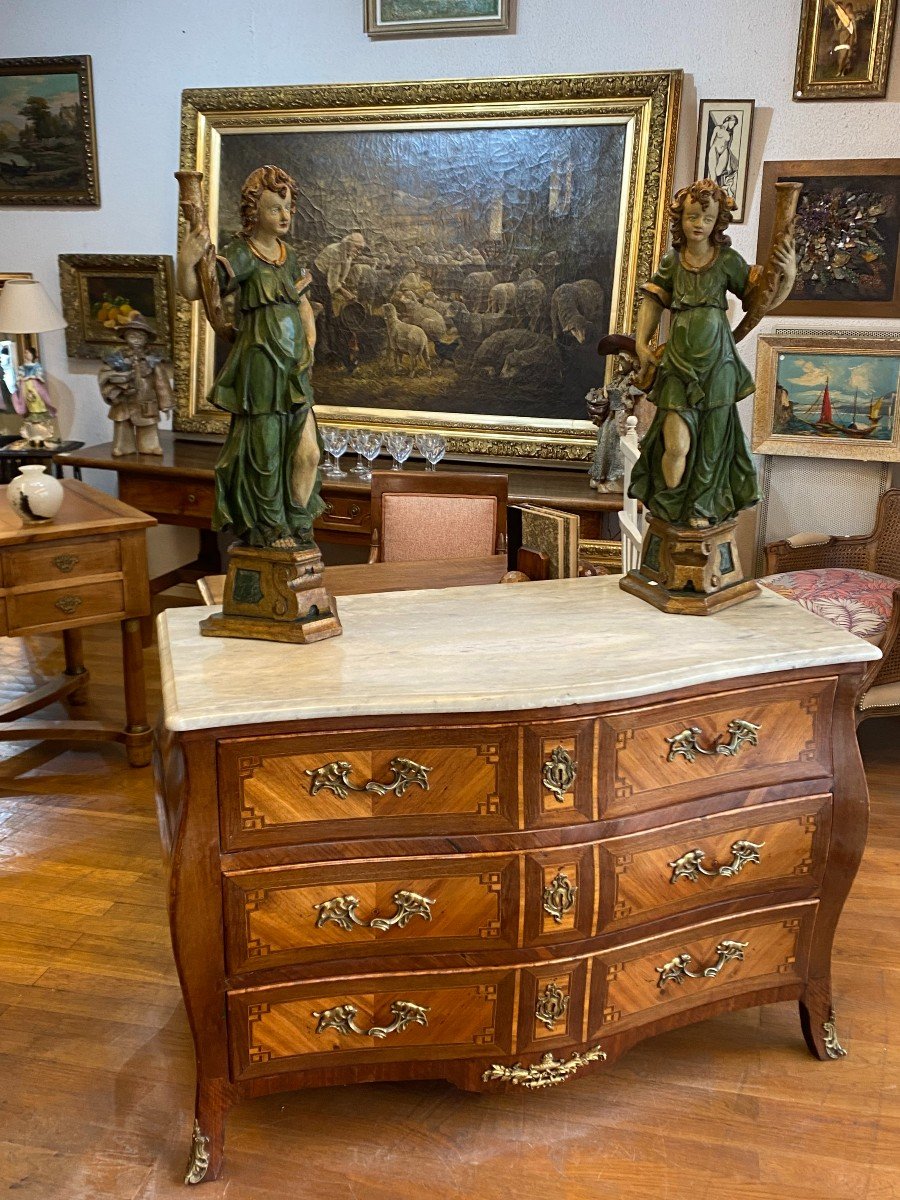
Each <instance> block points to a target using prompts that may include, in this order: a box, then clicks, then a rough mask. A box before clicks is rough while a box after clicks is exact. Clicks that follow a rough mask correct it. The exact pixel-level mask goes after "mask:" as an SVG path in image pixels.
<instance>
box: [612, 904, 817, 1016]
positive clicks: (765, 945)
mask: <svg viewBox="0 0 900 1200" xmlns="http://www.w3.org/2000/svg"><path fill="white" fill-rule="evenodd" d="M817 907H818V902H817V901H810V902H805V903H800V904H786V905H784V906H782V907H781V908H777V909H763V910H756V911H755V912H750V913H744V914H742V915H741V916H737V917H729V918H727V919H726V920H720V921H706V922H704V923H703V924H697V925H691V926H688V927H687V928H685V929H682V930H681V931H680V932H678V933H667V934H665V935H663V936H662V937H658V938H652V939H648V938H644V939H642V940H641V941H638V942H632V943H631V944H630V945H626V946H622V947H620V948H619V949H617V950H614V951H609V952H607V953H604V954H601V955H598V956H597V958H596V959H595V961H594V963H593V969H592V972H591V999H590V1014H589V1022H590V1027H591V1036H592V1037H593V1036H602V1034H603V1033H604V1032H606V1033H617V1032H618V1031H619V1030H620V1029H624V1028H627V1027H629V1026H632V1025H638V1024H644V1023H646V1022H647V1021H648V1020H653V1019H654V1018H655V1017H656V1016H657V1015H659V1016H665V1015H668V1014H669V1013H671V1012H678V1011H681V1010H684V1009H688V1008H694V1007H696V1006H698V1005H703V1004H706V1003H708V1002H709V1001H710V1000H718V999H721V998H723V997H724V996H727V995H731V994H734V995H737V994H740V993H742V992H747V991H748V990H750V988H751V987H752V988H758V989H762V988H765V987H780V986H782V985H784V984H788V983H799V982H800V981H801V980H803V979H804V978H805V976H806V960H807V956H808V953H809V942H810V937H811V936H812V929H813V923H814V921H815V915H816V909H817Z"/></svg>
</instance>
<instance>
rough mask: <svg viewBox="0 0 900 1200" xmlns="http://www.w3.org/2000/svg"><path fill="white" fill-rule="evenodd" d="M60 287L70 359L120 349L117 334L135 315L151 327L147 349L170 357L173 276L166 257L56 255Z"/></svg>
mask: <svg viewBox="0 0 900 1200" xmlns="http://www.w3.org/2000/svg"><path fill="white" fill-rule="evenodd" d="M59 286H60V292H61V293H62V303H63V314H64V316H65V318H66V321H68V325H67V327H66V350H67V352H68V354H69V357H70V358H103V357H104V355H106V354H109V352H110V351H111V350H116V349H120V348H121V345H122V342H121V339H120V338H119V336H118V332H117V331H118V330H119V329H120V328H121V327H122V326H123V325H127V324H128V322H129V321H130V320H132V319H133V318H134V317H136V316H142V317H144V318H145V319H146V320H147V321H149V323H150V324H151V325H152V326H153V328H154V330H155V336H154V339H153V342H152V343H151V349H152V351H153V352H154V353H155V354H159V355H161V356H162V357H163V358H171V357H172V320H173V295H174V292H173V277H172V259H171V257H170V256H169V255H167V254H61V255H60V256H59Z"/></svg>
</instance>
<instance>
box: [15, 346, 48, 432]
mask: <svg viewBox="0 0 900 1200" xmlns="http://www.w3.org/2000/svg"><path fill="white" fill-rule="evenodd" d="M24 358H25V361H24V362H23V363H22V365H21V366H20V367H19V370H18V387H17V389H16V396H15V398H14V400H13V403H14V405H15V408H16V412H17V413H19V415H20V416H23V417H28V418H36V419H37V420H43V419H45V418H47V417H54V416H56V410H55V409H54V407H53V405H52V404H51V403H50V393H49V392H48V391H47V384H46V381H45V378H44V368H43V367H42V366H41V364H40V363H39V362H38V357H37V354H36V353H35V350H34V348H33V347H32V346H26V347H25V353H24Z"/></svg>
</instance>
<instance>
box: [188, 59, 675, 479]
mask: <svg viewBox="0 0 900 1200" xmlns="http://www.w3.org/2000/svg"><path fill="white" fill-rule="evenodd" d="M681 84H682V75H681V72H680V71H653V72H643V73H639V74H637V73H635V74H609V75H581V76H563V77H552V78H551V77H546V76H530V77H524V78H514V79H504V80H497V79H484V80H440V81H434V82H426V83H392V84H348V85H326V86H302V87H284V88H234V89H224V90H219V89H215V90H210V89H203V90H195V91H187V92H185V93H184V94H183V103H182V138H181V168H182V169H183V170H199V171H202V172H203V175H204V180H205V183H204V187H205V189H206V196H207V204H208V208H209V216H210V231H211V234H212V238H213V241H214V242H216V243H217V245H219V246H220V247H224V246H226V245H227V244H228V242H229V241H230V240H232V239H233V238H234V237H235V236H238V235H239V234H240V216H239V198H240V188H241V184H242V183H243V180H244V178H246V176H247V175H248V174H249V173H250V171H252V170H254V169H255V168H256V167H258V166H260V165H262V164H264V163H274V164H276V165H278V166H280V167H282V168H284V169H285V170H286V171H288V172H289V174H290V175H291V176H292V177H293V178H294V179H295V180H296V182H297V193H296V196H295V199H296V212H295V214H294V216H293V218H292V225H291V229H290V232H289V234H288V235H287V240H289V241H290V242H291V244H292V246H293V247H294V249H295V250H296V252H297V255H298V258H299V260H300V262H301V263H302V264H304V265H306V266H308V267H309V268H310V269H311V270H313V271H314V272H315V271H316V270H318V271H319V273H320V275H321V277H322V278H323V279H325V278H326V277H327V280H328V287H329V288H330V289H332V290H331V292H330V298H331V301H332V302H331V304H330V305H325V306H324V308H325V309H326V311H322V309H323V305H318V311H317V326H318V342H317V349H316V362H315V367H314V372H313V385H314V387H315V392H316V412H317V415H318V417H319V420H320V421H324V422H327V423H328V424H335V425H343V426H345V427H360V426H365V427H369V428H375V429H381V430H385V431H387V430H390V429H403V430H407V431H409V432H413V433H416V432H426V431H431V432H438V433H441V434H442V435H443V436H444V437H446V438H447V439H448V453H449V454H454V455H460V454H475V455H490V456H492V457H497V456H503V457H513V458H537V459H544V460H548V459H549V460H558V461H565V460H573V461H578V460H584V459H588V458H589V457H590V454H591V452H592V449H593V445H594V441H595V431H594V429H593V426H592V425H591V424H590V422H589V421H588V420H587V419H586V412H585V407H584V395H585V393H586V392H587V390H589V388H590V387H592V386H596V385H597V384H598V383H602V381H603V377H604V369H605V368H604V362H603V360H602V359H600V358H599V356H598V355H597V352H596V344H597V341H598V340H599V338H600V337H601V336H603V335H604V334H605V333H607V332H608V331H609V330H613V331H617V332H628V331H630V330H631V329H632V327H633V318H634V312H635V303H636V295H637V288H638V286H639V284H640V283H642V282H643V280H645V279H647V278H649V276H650V274H651V273H652V270H653V266H654V264H655V262H656V261H657V259H658V256H659V255H660V253H661V252H662V251H663V249H664V247H665V245H666V236H667V226H668V222H667V218H666V208H667V204H668V201H669V198H670V192H671V181H672V173H673V165H674V154H675V139H676V132H677V117H678V110H679V103H680V98H681ZM185 231H186V226H185V223H184V220H183V218H182V219H181V220H180V225H179V238H183V237H184V235H185ZM345 259H346V260H347V261H346V262H345V261H344V260H345ZM342 264H343V265H342ZM411 329H412V330H413V332H408V331H409V330H411ZM420 343H421V346H420ZM410 349H413V350H414V351H415V353H408V351H409V350H410ZM226 352H227V347H226V346H224V345H219V344H217V343H216V341H215V339H214V335H213V334H212V332H211V330H209V329H208V328H207V326H206V323H205V321H204V320H203V319H202V315H201V313H200V312H199V306H196V305H195V306H191V305H188V304H187V303H185V302H184V301H181V300H179V302H178V305H177V309H176V330H175V365H176V386H177V392H178V408H177V411H176V419H175V428H176V430H179V431H183V432H192V433H204V434H217V433H224V431H225V428H226V425H227V414H225V413H221V412H219V411H217V410H216V409H214V408H213V407H212V406H210V405H209V404H208V402H207V400H206V397H207V395H208V393H209V388H210V385H211V383H212V380H213V378H214V374H215V370H216V369H217V367H218V366H219V365H221V363H222V361H223V359H224V355H225V353H226Z"/></svg>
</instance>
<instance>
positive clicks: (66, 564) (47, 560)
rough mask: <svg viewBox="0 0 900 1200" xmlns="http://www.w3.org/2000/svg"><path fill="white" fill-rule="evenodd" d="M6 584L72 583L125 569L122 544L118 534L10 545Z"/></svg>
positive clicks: (11, 586)
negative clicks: (28, 544) (58, 541)
mask: <svg viewBox="0 0 900 1200" xmlns="http://www.w3.org/2000/svg"><path fill="white" fill-rule="evenodd" d="M3 566H4V579H3V583H4V585H5V586H6V587H9V588H15V587H25V586H28V585H30V584H35V583H55V582H60V583H72V582H74V581H76V580H78V579H79V578H85V577H87V576H93V575H110V574H115V573H116V572H117V571H121V570H122V555H121V550H120V544H119V541H118V539H116V538H106V539H104V540H103V541H99V540H96V539H95V540H88V539H85V540H83V541H76V540H75V539H73V538H69V539H67V540H66V544H65V545H64V546H60V545H59V544H58V543H52V542H51V543H50V544H49V545H46V546H21V547H14V548H12V549H10V550H9V551H8V552H7V554H6V556H5V558H4V564H3Z"/></svg>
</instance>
